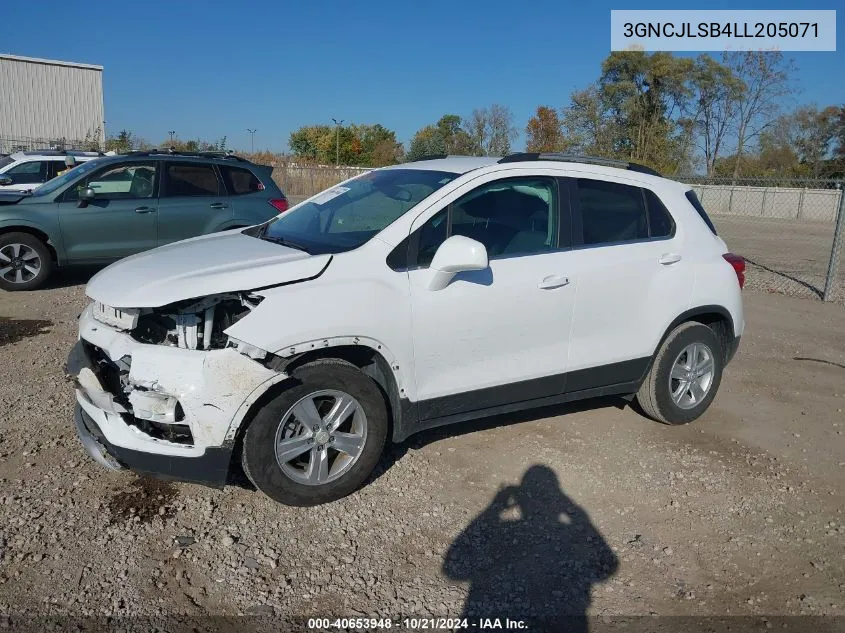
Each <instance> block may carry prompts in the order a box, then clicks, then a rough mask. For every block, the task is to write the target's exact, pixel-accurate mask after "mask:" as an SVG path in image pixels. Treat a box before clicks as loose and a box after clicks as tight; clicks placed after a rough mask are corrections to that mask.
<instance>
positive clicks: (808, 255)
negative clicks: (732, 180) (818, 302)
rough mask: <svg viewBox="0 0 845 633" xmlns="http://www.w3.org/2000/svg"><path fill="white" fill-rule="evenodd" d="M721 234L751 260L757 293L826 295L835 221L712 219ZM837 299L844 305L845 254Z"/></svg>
mask: <svg viewBox="0 0 845 633" xmlns="http://www.w3.org/2000/svg"><path fill="white" fill-rule="evenodd" d="M712 220H713V223H714V224H715V225H716V229H717V230H718V231H719V235H721V236H722V238H723V239H724V240H725V241H726V242H727V244H728V246H729V247H730V249H731V250H732V251H733V252H734V253H737V254H739V255H742V256H743V257H745V258H746V260H748V265H749V269H748V284H749V287H751V288H753V289H758V290H763V291H767V292H777V293H780V294H786V295H790V296H795V297H811V298H814V299H818V298H820V297H821V296H822V293H823V292H824V284H825V277H826V275H827V267H828V263H829V261H830V248H831V245H832V244H833V234H834V228H835V225H834V223H833V222H813V221H809V220H806V221H805V220H782V219H775V218H755V217H748V216H727V215H713V216H712ZM840 261H842V263H841V264H840V266H839V274H838V276H837V277H836V285H835V294H834V298H835V299H836V300H837V301H838V302H839V303H845V255H841V254H840Z"/></svg>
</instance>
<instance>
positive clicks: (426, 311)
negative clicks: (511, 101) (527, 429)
mask: <svg viewBox="0 0 845 633" xmlns="http://www.w3.org/2000/svg"><path fill="white" fill-rule="evenodd" d="M560 191H561V185H560V183H559V181H558V180H557V179H555V178H552V177H546V176H536V177H535V176H530V177H517V178H506V179H499V180H493V181H490V182H487V183H485V184H481V185H478V186H476V187H475V188H474V189H473V190H471V191H469V192H467V193H465V194H463V195H462V196H461V197H460V198H458V199H456V200H454V202H451V203H448V202H447V204H446V206H445V208H442V209H441V210H440V211H439V212H438V213H436V214H435V215H434V216H433V217H430V219H428V220H427V221H425V222H421V223H420V225H419V226H416V227H415V229H414V230H412V234H411V237H410V239H409V262H408V276H409V286H410V293H411V309H412V315H413V344H414V364H415V379H416V391H417V398H418V410H419V416H420V419H421V420H426V419H432V418H440V417H447V416H451V415H460V414H463V413H468V412H472V411H479V410H483V409H489V408H494V407H498V406H502V405H507V404H511V403H514V402H520V401H526V400H534V399H537V398H544V397H549V396H555V395H559V394H561V393H563V392H564V390H565V372H566V367H567V358H568V345H569V325H570V322H571V319H572V310H573V300H574V293H573V291H572V287H571V286H569V284H568V281H567V278H566V275H567V266H568V264H569V263H570V262H569V256H570V253H569V251H568V247H569V234H568V231H567V230H563V231H562V230H560V227H561V224H562V223H561V221H560V208H561V199H563V200H564V201H567V203H566V205H565V207H566V208H565V216H566V222H564V223H563V225H564V226H565V227H568V226H569V221H568V196H566V195H564V196H561V193H560ZM452 235H464V236H466V237H469V238H472V239H474V240H476V241H479V242H481V243H482V244H484V246H485V248H486V249H487V254H488V258H489V267H488V268H487V269H485V270H479V271H472V272H464V273H458V274H457V275H455V277H454V278H452V280H451V282H450V283H449V284H448V285H447V286H446V287H445V288H442V289H439V290H432V289H431V288H430V286H429V282H430V280H431V277H432V271H431V270H429V264H430V263H431V260H432V258H433V255H434V253H435V251H436V250H437V248H438V247H439V246H440V244H442V243H443V241H444V240H445V239H446V238H447V237H449V236H452Z"/></svg>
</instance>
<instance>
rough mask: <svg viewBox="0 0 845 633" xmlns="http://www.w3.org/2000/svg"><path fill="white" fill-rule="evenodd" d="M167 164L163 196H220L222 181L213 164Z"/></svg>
mask: <svg viewBox="0 0 845 633" xmlns="http://www.w3.org/2000/svg"><path fill="white" fill-rule="evenodd" d="M166 164H167V168H166V170H167V178H166V179H165V184H164V191H163V192H162V197H175V196H219V195H220V182H219V181H218V179H217V173H216V172H215V171H214V166H213V165H203V164H201V163H171V162H168V163H166Z"/></svg>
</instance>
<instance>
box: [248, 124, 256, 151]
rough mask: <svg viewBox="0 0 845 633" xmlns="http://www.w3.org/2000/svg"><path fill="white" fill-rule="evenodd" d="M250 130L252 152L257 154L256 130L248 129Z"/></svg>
mask: <svg viewBox="0 0 845 633" xmlns="http://www.w3.org/2000/svg"><path fill="white" fill-rule="evenodd" d="M246 131H247V132H249V143H250V147H252V153H253V154H255V132H256V131H255V130H250V129H249V128H247V129H246Z"/></svg>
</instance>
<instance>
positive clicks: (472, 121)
mask: <svg viewBox="0 0 845 633" xmlns="http://www.w3.org/2000/svg"><path fill="white" fill-rule="evenodd" d="M464 129H465V131H466V133H467V134H468V135H469V136H470V138H471V139H472V150H473V153H475V154H478V155H482V156H504V155H505V154H509V153H510V151H511V142H513V140H514V139H516V137H517V134H518V132H517V129H516V127H515V126H514V124H513V113H512V112H511V111H510V108H508V107H507V106H503V105H499V104H497V103H494V104H493V105H491V106H490V107H489V108H477V109H475V110H473V111H472V116H470V118H469V120H468V121H466V122H465V123H464Z"/></svg>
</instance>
